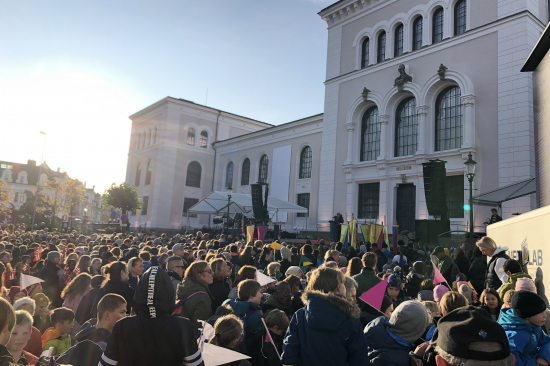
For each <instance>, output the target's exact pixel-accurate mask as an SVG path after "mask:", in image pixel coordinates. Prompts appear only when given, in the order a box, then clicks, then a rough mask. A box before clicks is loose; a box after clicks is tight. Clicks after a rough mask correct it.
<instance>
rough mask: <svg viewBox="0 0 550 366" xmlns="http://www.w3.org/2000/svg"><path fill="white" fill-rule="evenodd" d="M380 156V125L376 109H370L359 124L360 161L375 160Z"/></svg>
mask: <svg viewBox="0 0 550 366" xmlns="http://www.w3.org/2000/svg"><path fill="white" fill-rule="evenodd" d="M378 155H380V123H379V122H378V108H377V107H371V108H369V109H368V110H367V112H365V114H364V115H363V120H362V122H361V161H369V160H376V158H378Z"/></svg>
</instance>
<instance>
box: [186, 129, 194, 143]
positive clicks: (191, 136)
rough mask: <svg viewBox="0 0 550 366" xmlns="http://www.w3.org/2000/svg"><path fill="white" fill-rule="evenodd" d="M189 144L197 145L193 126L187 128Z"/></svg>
mask: <svg viewBox="0 0 550 366" xmlns="http://www.w3.org/2000/svg"><path fill="white" fill-rule="evenodd" d="M187 145H193V146H194V145H195V129H194V128H192V127H190V128H189V130H187Z"/></svg>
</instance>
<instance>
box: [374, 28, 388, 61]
mask: <svg viewBox="0 0 550 366" xmlns="http://www.w3.org/2000/svg"><path fill="white" fill-rule="evenodd" d="M385 59H386V32H382V33H380V35H379V36H378V55H377V59H376V62H382V61H384V60H385Z"/></svg>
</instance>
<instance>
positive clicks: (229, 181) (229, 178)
mask: <svg viewBox="0 0 550 366" xmlns="http://www.w3.org/2000/svg"><path fill="white" fill-rule="evenodd" d="M229 187H233V162H232V161H230V162H229V164H227V170H226V171H225V188H229Z"/></svg>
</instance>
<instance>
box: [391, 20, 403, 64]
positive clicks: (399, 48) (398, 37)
mask: <svg viewBox="0 0 550 366" xmlns="http://www.w3.org/2000/svg"><path fill="white" fill-rule="evenodd" d="M402 54H403V24H401V25H399V26H398V27H397V28H396V29H395V38H394V45H393V57H397V56H401V55H402Z"/></svg>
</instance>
